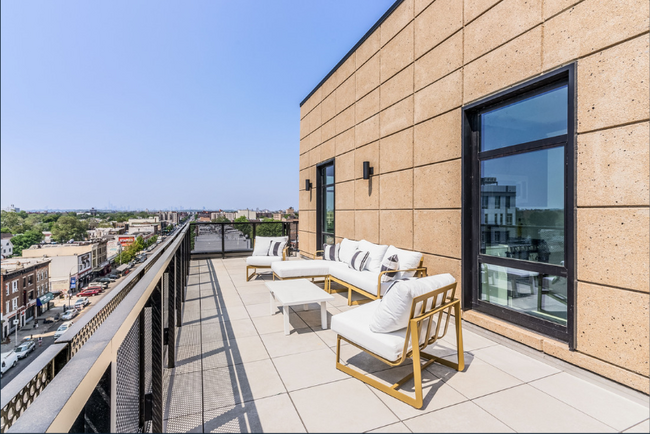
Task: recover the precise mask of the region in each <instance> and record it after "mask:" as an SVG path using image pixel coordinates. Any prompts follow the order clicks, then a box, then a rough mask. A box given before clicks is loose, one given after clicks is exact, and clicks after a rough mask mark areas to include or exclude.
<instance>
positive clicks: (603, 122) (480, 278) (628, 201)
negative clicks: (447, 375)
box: [299, 0, 650, 393]
mask: <svg viewBox="0 0 650 434" xmlns="http://www.w3.org/2000/svg"><path fill="white" fill-rule="evenodd" d="M648 17H649V11H648V2H647V1H623V0H606V1H596V0H584V1H573V0H568V1H542V0H532V1H531V0H525V1H524V0H503V1H496V0H487V1H480V2H479V1H469V0H466V1H464V2H463V1H459V0H435V1H432V0H398V1H397V2H396V3H395V4H394V5H393V7H391V9H390V10H389V11H388V12H387V13H386V14H385V15H384V16H383V17H382V18H381V19H380V20H379V22H378V23H377V24H376V25H375V26H374V27H373V28H372V29H371V30H370V31H369V32H368V33H367V34H366V35H365V36H364V38H362V40H361V41H359V43H358V44H357V45H356V46H355V47H353V48H352V50H351V51H350V52H349V53H348V54H347V55H346V56H345V57H344V59H343V60H342V61H341V62H340V63H339V64H338V65H336V67H335V68H334V69H333V70H332V72H331V73H330V74H328V75H327V76H326V77H325V79H324V80H323V81H322V82H321V83H320V84H319V85H318V86H317V87H316V88H315V89H314V90H313V91H312V92H311V93H310V95H309V96H308V97H307V98H306V99H305V100H304V101H303V103H302V104H301V108H300V118H301V120H300V160H299V170H300V182H299V190H300V192H299V200H300V203H299V209H300V211H301V212H300V217H301V224H300V249H301V252H302V253H304V254H306V255H308V256H309V255H312V254H313V253H314V252H315V251H316V250H320V249H321V248H322V244H323V243H330V242H338V241H340V240H341V239H342V238H344V237H347V238H350V239H357V240H361V239H366V240H369V241H372V242H376V243H381V244H393V245H395V246H397V247H400V248H404V249H410V250H416V251H421V252H423V253H424V258H425V266H426V267H427V268H428V273H429V274H437V273H444V272H449V273H451V274H452V275H454V276H455V278H456V279H457V281H458V282H459V286H460V287H461V289H462V292H461V297H462V302H463V309H464V319H466V320H467V321H469V322H472V323H474V324H477V325H479V326H481V327H484V328H486V329H488V330H491V331H493V332H496V333H499V334H501V335H503V336H506V337H508V338H511V339H514V340H516V341H519V342H522V343H524V344H526V345H529V346H531V347H533V348H535V349H537V350H539V351H543V352H544V353H547V354H550V355H552V356H555V357H558V358H560V359H564V360H566V361H568V362H570V363H573V364H575V365H579V366H581V367H584V368H586V369H589V370H591V371H593V372H596V373H598V374H601V375H603V376H606V377H609V378H611V379H613V380H615V381H619V382H621V383H623V384H626V385H628V386H631V387H634V388H636V389H639V390H642V391H644V392H645V393H648V392H649V390H648V389H649V382H648V376H649V373H650V370H649V363H648V353H649V351H650V346H649V344H648V342H649V330H648V328H649V326H648V324H649V313H648V307H649V305H650V299H649V294H648V291H649V288H648V286H649V270H648V256H649V245H650V240H649V232H650V229H649V225H648V222H649V218H650V214H649V185H650V181H649V157H648V142H649V132H648V131H649V123H648V119H649V112H650V110H649V100H650V91H649V86H648V75H649V73H650V68H649V60H648V59H649V55H648V42H649V38H648V30H649V19H648Z"/></svg>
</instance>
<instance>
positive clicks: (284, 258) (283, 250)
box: [282, 244, 289, 261]
mask: <svg viewBox="0 0 650 434" xmlns="http://www.w3.org/2000/svg"><path fill="white" fill-rule="evenodd" d="M288 252H289V244H287V245H286V246H284V249H282V260H283V261H286V260H287V253H288Z"/></svg>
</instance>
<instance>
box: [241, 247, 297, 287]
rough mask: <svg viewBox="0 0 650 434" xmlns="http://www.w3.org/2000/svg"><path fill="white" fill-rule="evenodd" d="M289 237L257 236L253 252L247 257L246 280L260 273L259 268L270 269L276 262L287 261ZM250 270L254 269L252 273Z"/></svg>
mask: <svg viewBox="0 0 650 434" xmlns="http://www.w3.org/2000/svg"><path fill="white" fill-rule="evenodd" d="M288 239H289V237H255V240H254V241H253V254H252V255H251V256H248V257H247V258H246V281H247V282H248V281H249V280H251V279H252V278H253V276H255V275H257V274H259V273H258V272H257V269H258V268H261V269H270V268H271V264H273V263H274V262H280V261H286V259H287V250H288V249H289V245H288V244H287V241H288ZM250 270H253V272H252V273H250Z"/></svg>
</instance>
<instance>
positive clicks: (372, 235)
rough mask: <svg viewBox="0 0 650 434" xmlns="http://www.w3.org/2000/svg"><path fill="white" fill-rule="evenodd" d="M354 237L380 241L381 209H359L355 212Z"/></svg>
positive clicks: (372, 241) (375, 241)
mask: <svg viewBox="0 0 650 434" xmlns="http://www.w3.org/2000/svg"><path fill="white" fill-rule="evenodd" d="M354 239H355V240H357V241H361V240H367V241H370V242H371V243H378V242H379V211H357V212H356V213H354Z"/></svg>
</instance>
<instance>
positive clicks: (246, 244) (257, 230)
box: [190, 221, 298, 258]
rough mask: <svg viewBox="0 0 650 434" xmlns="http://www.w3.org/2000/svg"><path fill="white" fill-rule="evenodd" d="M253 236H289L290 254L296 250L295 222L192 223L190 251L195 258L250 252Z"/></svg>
mask: <svg viewBox="0 0 650 434" xmlns="http://www.w3.org/2000/svg"><path fill="white" fill-rule="evenodd" d="M255 236H263V237H280V236H288V237H289V243H288V244H289V251H290V252H297V251H298V221H292V222H246V223H239V222H237V223H212V222H192V223H191V228H190V239H191V242H190V243H191V249H192V250H191V251H192V255H193V256H194V257H198V256H205V257H208V256H215V255H221V257H222V258H223V257H225V256H226V254H228V253H233V254H236V253H251V252H252V251H253V244H254V240H255Z"/></svg>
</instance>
